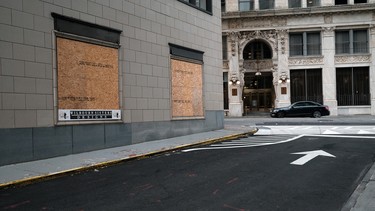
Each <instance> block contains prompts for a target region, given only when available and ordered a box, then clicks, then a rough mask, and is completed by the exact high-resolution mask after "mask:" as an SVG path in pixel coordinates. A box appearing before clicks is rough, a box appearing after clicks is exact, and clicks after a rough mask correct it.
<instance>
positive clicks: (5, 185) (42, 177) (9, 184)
mask: <svg viewBox="0 0 375 211" xmlns="http://www.w3.org/2000/svg"><path fill="white" fill-rule="evenodd" d="M257 131H258V128H255V129H253V130H251V131H247V132H242V133H237V134H233V135H228V136H223V137H219V138H212V139H207V140H203V141H198V142H196V143H191V144H184V145H180V146H175V147H171V148H162V149H160V150H157V151H152V152H148V153H144V154H139V155H136V156H128V157H124V158H120V159H115V160H109V161H104V162H99V163H95V164H91V165H87V166H81V167H77V168H72V169H68V170H64V171H59V172H54V173H49V174H45V175H39V176H34V177H29V178H23V179H19V180H14V181H11V182H7V183H2V184H0V189H6V188H11V187H16V186H26V185H29V184H32V183H35V182H39V181H46V180H49V179H54V178H58V177H61V176H64V175H67V174H77V173H79V172H83V171H88V170H92V169H96V168H103V167H108V166H112V165H116V164H119V163H123V162H127V161H132V160H139V159H144V158H148V157H151V156H155V155H158V154H163V153H166V152H171V151H176V150H182V149H184V148H188V147H196V146H201V145H209V144H213V143H216V142H221V141H227V140H233V139H238V138H246V137H248V136H250V135H254V134H255V133H256V132H257Z"/></svg>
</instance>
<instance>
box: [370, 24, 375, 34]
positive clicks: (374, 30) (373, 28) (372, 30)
mask: <svg viewBox="0 0 375 211" xmlns="http://www.w3.org/2000/svg"><path fill="white" fill-rule="evenodd" d="M370 33H371V35H375V24H371V25H370Z"/></svg>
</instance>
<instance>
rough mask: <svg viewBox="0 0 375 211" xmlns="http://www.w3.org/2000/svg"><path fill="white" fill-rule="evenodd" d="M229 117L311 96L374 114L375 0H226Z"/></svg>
mask: <svg viewBox="0 0 375 211" xmlns="http://www.w3.org/2000/svg"><path fill="white" fill-rule="evenodd" d="M221 3H222V25H223V30H222V35H223V58H224V63H223V78H224V109H225V111H226V114H227V115H229V116H242V115H248V114H251V113H254V112H259V111H269V110H270V109H271V108H272V107H282V106H287V105H290V104H291V103H293V102H296V101H303V100H311V101H316V102H319V103H322V104H325V105H328V106H329V108H330V111H331V115H355V114H371V115H375V66H374V65H375V28H374V26H375V25H374V24H375V1H374V0H225V1H224V0H223V1H221Z"/></svg>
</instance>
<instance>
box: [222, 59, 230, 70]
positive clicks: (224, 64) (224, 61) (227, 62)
mask: <svg viewBox="0 0 375 211" xmlns="http://www.w3.org/2000/svg"><path fill="white" fill-rule="evenodd" d="M223 69H229V61H228V60H223Z"/></svg>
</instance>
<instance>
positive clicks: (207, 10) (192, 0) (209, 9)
mask: <svg viewBox="0 0 375 211" xmlns="http://www.w3.org/2000/svg"><path fill="white" fill-rule="evenodd" d="M177 1H179V2H181V3H184V4H186V5H189V6H191V7H194V8H195V9H198V10H200V11H202V12H205V13H207V14H209V15H212V14H213V13H212V0H198V1H199V3H200V2H201V1H206V8H202V7H200V6H199V5H197V4H196V0H177Z"/></svg>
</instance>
